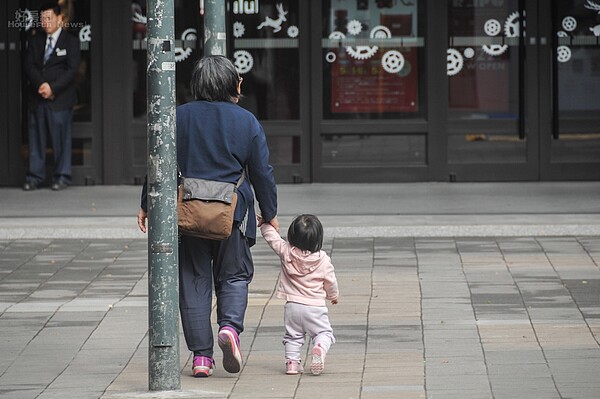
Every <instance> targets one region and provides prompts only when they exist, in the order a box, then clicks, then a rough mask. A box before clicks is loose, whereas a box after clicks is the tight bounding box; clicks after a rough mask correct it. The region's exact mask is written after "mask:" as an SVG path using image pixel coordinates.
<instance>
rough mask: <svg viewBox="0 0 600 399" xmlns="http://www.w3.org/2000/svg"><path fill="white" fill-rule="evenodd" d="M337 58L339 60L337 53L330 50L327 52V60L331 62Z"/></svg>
mask: <svg viewBox="0 0 600 399" xmlns="http://www.w3.org/2000/svg"><path fill="white" fill-rule="evenodd" d="M335 60H337V55H335V53H334V52H333V51H330V52H328V53H327V54H325V61H327V62H329V63H330V64H331V63H333V62H335Z"/></svg>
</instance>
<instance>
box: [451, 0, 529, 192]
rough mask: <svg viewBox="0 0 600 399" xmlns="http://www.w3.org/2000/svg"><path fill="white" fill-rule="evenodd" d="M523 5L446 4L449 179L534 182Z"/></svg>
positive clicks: (514, 0) (515, 1)
mask: <svg viewBox="0 0 600 399" xmlns="http://www.w3.org/2000/svg"><path fill="white" fill-rule="evenodd" d="M528 3H533V2H526V1H520V0H505V1H458V0H450V1H448V49H447V54H446V57H447V76H448V125H447V126H448V127H447V148H448V173H449V178H450V180H459V181H464V180H535V179H537V176H538V154H537V133H536V126H537V124H536V119H535V118H536V112H535V107H536V101H535V98H536V97H537V95H536V94H535V93H536V90H537V87H536V86H537V85H536V80H535V79H534V77H535V73H534V72H533V71H532V69H531V68H532V67H535V63H536V60H535V58H536V53H535V48H533V47H534V46H529V45H527V43H526V41H525V39H526V35H531V33H532V32H531V30H532V29H535V26H534V25H533V23H531V22H530V21H529V20H530V18H526V16H527V15H530V14H531V13H530V11H531V7H528V6H529V4H528ZM534 11H535V10H534ZM527 66H529V67H530V68H527Z"/></svg>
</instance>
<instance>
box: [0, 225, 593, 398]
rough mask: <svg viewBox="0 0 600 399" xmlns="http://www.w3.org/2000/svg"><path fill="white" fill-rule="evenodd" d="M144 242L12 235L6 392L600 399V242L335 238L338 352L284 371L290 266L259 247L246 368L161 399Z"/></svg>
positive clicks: (2, 320)
mask: <svg viewBox="0 0 600 399" xmlns="http://www.w3.org/2000/svg"><path fill="white" fill-rule="evenodd" d="M146 245H147V244H146V241H145V240H144V239H118V240H116V239H114V240H98V239H84V240H79V239H42V240H23V239H21V240H3V241H0V337H1V339H0V397H2V398H19V399H22V398H44V399H48V398H77V399H79V398H82V399H85V398H100V397H103V398H112V399H116V398H150V397H152V398H160V397H164V398H171V397H172V398H182V397H183V398H231V399H236V398H253V399H262V398H265V399H266V398H296V399H300V398H311V399H313V398H343V399H346V398H361V399H372V398H373V399H374V398H378V399H382V398H386V399H387V398H390V399H391V398H394V399H403V398H406V399H409V398H411V399H412V398H444V399H454V398H456V399H459V398H460V399H466V398H494V399H501V398H515V399H516V398H527V399H535V398H540V399H541V398H543V399H549V398H564V399H566V398H586V399H593V398H599V397H600V372H599V371H598V370H600V345H599V339H600V237H598V236H561V237H534V236H532V237H496V238H495V237H479V238H469V237H456V238H443V237H442V238H427V237H423V238H401V237H380V238H373V237H364V238H356V237H354V238H348V237H343V236H335V237H333V238H328V241H327V242H326V245H325V249H326V250H327V251H328V252H329V253H330V254H331V255H332V260H333V262H334V265H335V266H336V273H337V276H338V280H339V283H340V289H341V297H340V303H339V304H338V305H336V306H332V307H330V309H331V311H330V312H331V313H330V317H331V321H332V324H333V327H334V331H335V334H336V337H337V343H336V344H335V345H334V346H333V347H332V350H331V352H330V354H329V356H328V358H327V364H326V370H325V372H324V373H323V374H322V375H321V376H318V377H315V376H312V375H310V374H304V375H301V376H287V375H285V374H284V372H283V371H284V366H283V348H282V345H281V336H282V317H283V306H282V302H281V301H280V300H278V299H276V298H274V296H273V292H274V289H275V285H276V282H277V275H278V260H277V258H276V257H275V255H273V253H272V252H271V250H270V249H269V248H268V247H267V246H266V244H264V242H262V240H259V243H258V245H257V246H256V247H255V248H254V251H253V252H254V257H255V264H256V274H255V280H254V282H253V283H252V284H251V286H250V288H251V295H250V306H249V309H248V313H247V318H246V323H247V325H246V331H245V332H244V333H243V334H242V349H243V353H244V354H245V365H244V368H243V370H242V372H241V373H240V374H236V375H231V374H227V373H225V372H224V371H223V369H222V367H221V365H220V352H219V351H218V349H217V351H216V354H217V362H218V364H217V366H218V368H217V370H216V372H215V374H214V375H213V376H212V377H210V378H208V379H194V378H192V377H190V364H189V361H190V358H189V353H188V352H187V350H186V348H185V343H184V340H183V338H180V345H181V365H182V373H181V384H182V389H181V390H180V391H174V392H148V381H147V354H148V347H147V345H148V342H147V327H148V326H147V323H148V322H147V273H146V268H147V260H146V259H147V258H146V256H147V255H146Z"/></svg>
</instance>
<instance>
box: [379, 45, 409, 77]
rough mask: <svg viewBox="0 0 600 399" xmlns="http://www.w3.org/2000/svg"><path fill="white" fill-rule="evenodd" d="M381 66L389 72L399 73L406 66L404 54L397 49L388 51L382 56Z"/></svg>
mask: <svg viewBox="0 0 600 399" xmlns="http://www.w3.org/2000/svg"><path fill="white" fill-rule="evenodd" d="M381 66H382V67H383V69H384V70H385V71H386V72H387V73H398V72H400V71H401V70H402V68H404V56H403V55H402V53H401V52H399V51H397V50H390V51H386V53H385V54H384V55H383V57H382V58H381Z"/></svg>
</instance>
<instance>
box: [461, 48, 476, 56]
mask: <svg viewBox="0 0 600 399" xmlns="http://www.w3.org/2000/svg"><path fill="white" fill-rule="evenodd" d="M463 54H464V56H465V58H473V57H474V56H475V50H473V48H472V47H467V48H466V49H465V51H463Z"/></svg>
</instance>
